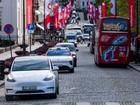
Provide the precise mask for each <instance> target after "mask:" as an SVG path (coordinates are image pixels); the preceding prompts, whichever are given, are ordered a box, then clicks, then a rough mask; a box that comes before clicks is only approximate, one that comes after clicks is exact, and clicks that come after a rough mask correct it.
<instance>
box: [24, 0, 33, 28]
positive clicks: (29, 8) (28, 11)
mask: <svg viewBox="0 0 140 105" xmlns="http://www.w3.org/2000/svg"><path fill="white" fill-rule="evenodd" d="M32 7H33V2H32V0H26V28H28V25H29V24H33V13H32Z"/></svg>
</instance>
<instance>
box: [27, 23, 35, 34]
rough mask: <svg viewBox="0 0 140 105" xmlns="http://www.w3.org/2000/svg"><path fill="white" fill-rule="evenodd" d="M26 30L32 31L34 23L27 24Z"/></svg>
mask: <svg viewBox="0 0 140 105" xmlns="http://www.w3.org/2000/svg"><path fill="white" fill-rule="evenodd" d="M28 32H29V33H34V24H28Z"/></svg>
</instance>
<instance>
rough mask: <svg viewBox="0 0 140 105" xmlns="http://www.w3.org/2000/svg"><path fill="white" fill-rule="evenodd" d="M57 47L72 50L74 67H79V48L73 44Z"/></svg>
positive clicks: (60, 44)
mask: <svg viewBox="0 0 140 105" xmlns="http://www.w3.org/2000/svg"><path fill="white" fill-rule="evenodd" d="M56 47H68V48H69V49H70V52H71V55H72V57H73V59H74V67H76V66H77V54H76V52H77V51H78V48H76V47H75V46H74V44H73V43H57V44H56Z"/></svg>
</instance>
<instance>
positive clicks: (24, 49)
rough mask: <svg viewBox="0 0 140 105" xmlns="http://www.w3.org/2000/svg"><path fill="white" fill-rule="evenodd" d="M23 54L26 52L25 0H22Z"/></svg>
mask: <svg viewBox="0 0 140 105" xmlns="http://www.w3.org/2000/svg"><path fill="white" fill-rule="evenodd" d="M22 45H23V46H22V47H23V54H24V55H25V54H26V43H25V0H23V42H22Z"/></svg>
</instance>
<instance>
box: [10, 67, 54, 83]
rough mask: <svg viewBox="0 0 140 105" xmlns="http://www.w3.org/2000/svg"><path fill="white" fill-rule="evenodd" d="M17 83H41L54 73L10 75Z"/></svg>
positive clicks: (38, 72)
mask: <svg viewBox="0 0 140 105" xmlns="http://www.w3.org/2000/svg"><path fill="white" fill-rule="evenodd" d="M9 75H12V76H13V78H14V79H15V80H16V81H20V82H23V81H29V80H30V81H40V80H43V79H44V78H46V77H50V76H52V75H53V73H52V72H51V71H50V70H41V71H15V72H12V73H10V74H9Z"/></svg>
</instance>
